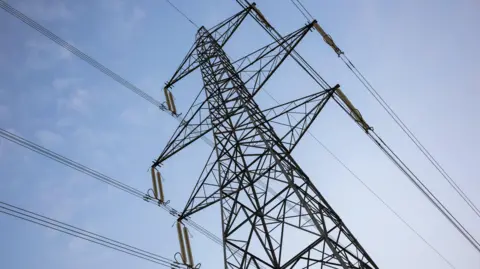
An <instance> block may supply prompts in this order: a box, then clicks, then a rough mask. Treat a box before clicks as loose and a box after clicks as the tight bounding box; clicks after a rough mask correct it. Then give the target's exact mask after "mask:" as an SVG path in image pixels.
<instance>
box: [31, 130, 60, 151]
mask: <svg viewBox="0 0 480 269" xmlns="http://www.w3.org/2000/svg"><path fill="white" fill-rule="evenodd" d="M35 138H36V139H38V140H39V141H40V143H41V144H42V145H43V146H45V147H47V148H55V147H58V146H60V145H62V144H63V142H64V139H63V137H62V136H61V135H59V134H57V133H55V132H52V131H49V130H38V131H36V132H35Z"/></svg>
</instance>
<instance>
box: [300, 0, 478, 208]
mask: <svg viewBox="0 0 480 269" xmlns="http://www.w3.org/2000/svg"><path fill="white" fill-rule="evenodd" d="M291 1H292V3H294V2H293V1H294V0H291ZM297 1H298V3H299V4H300V5H301V6H302V7H303V10H302V9H301V8H300V7H299V6H298V5H297V4H295V3H294V4H295V7H296V8H297V9H298V10H299V11H300V12H301V13H302V14H304V16H305V13H304V12H307V13H308V14H309V15H310V17H311V18H312V19H313V16H312V15H311V14H310V13H309V12H308V9H307V8H306V7H305V6H304V5H303V4H302V3H301V1H300V0H297ZM305 17H306V16H305ZM307 20H308V18H307ZM338 56H339V57H340V58H341V59H342V61H343V62H344V63H345V65H346V66H347V67H348V68H349V69H350V71H352V73H353V74H354V75H355V77H356V78H357V79H358V80H359V81H360V82H361V83H362V85H363V86H364V87H365V89H367V91H368V92H369V93H370V94H371V95H372V96H373V97H374V99H375V100H376V101H377V102H378V103H379V104H380V106H381V107H382V108H383V109H384V110H385V111H386V112H387V114H388V115H389V116H390V117H391V118H392V119H393V120H394V121H395V123H396V124H397V125H398V126H399V127H400V129H401V130H402V131H403V132H404V133H405V134H406V135H407V136H408V138H409V139H410V140H411V141H412V142H413V143H414V144H415V146H416V147H417V149H418V150H419V151H420V152H421V153H422V154H423V155H424V156H425V157H426V158H427V159H428V161H429V162H430V163H431V164H432V165H433V166H434V167H435V169H436V170H437V171H438V172H439V173H440V174H441V175H442V177H443V178H444V179H445V180H446V181H447V182H448V184H449V185H450V187H452V188H453V189H454V191H455V192H457V194H458V195H459V196H460V197H461V198H462V200H464V202H465V203H466V204H467V205H468V207H470V209H471V210H472V211H473V212H474V213H475V214H476V215H477V216H478V217H480V209H479V208H478V207H477V206H476V205H475V204H474V203H473V201H472V200H471V199H470V198H469V197H468V196H467V194H466V193H465V192H464V191H463V190H462V189H461V188H460V186H459V185H458V184H457V183H456V182H455V180H454V179H453V178H452V177H451V176H450V175H449V174H448V173H447V172H446V170H445V169H444V168H443V167H442V166H441V165H440V163H439V162H438V161H437V160H436V159H435V158H434V156H433V155H432V154H431V153H430V151H428V150H427V148H425V146H424V145H423V144H422V143H421V142H420V140H419V139H418V138H417V137H416V136H415V134H414V133H413V132H412V131H411V130H410V128H409V127H408V126H407V125H406V124H405V122H403V120H402V119H401V118H400V117H399V116H398V115H397V113H396V112H395V111H394V110H393V109H392V107H391V106H390V105H389V104H388V103H387V102H386V101H385V99H384V98H383V97H382V96H381V95H380V94H379V93H378V91H377V90H376V89H375V88H374V87H373V86H372V84H371V83H370V82H369V81H368V80H367V79H366V78H365V76H364V75H363V74H362V73H361V72H360V70H358V69H357V68H356V66H355V65H354V64H353V63H352V62H351V60H350V59H349V58H348V57H347V55H345V54H344V53H342V54H339V55H338Z"/></svg>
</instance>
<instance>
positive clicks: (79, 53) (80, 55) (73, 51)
mask: <svg viewBox="0 0 480 269" xmlns="http://www.w3.org/2000/svg"><path fill="white" fill-rule="evenodd" d="M167 2H169V3H170V4H171V2H170V1H168V0H167ZM0 4H2V8H3V9H5V8H4V6H3V4H6V3H5V2H4V1H1V3H0ZM300 4H301V3H300ZM172 6H173V5H172ZM302 6H303V4H302ZM173 7H174V8H175V9H177V11H179V12H180V13H181V14H182V15H183V16H184V17H185V18H186V19H188V20H189V21H190V22H191V23H192V24H193V25H194V26H196V27H198V26H197V25H196V24H195V23H193V21H191V20H190V19H189V18H188V17H187V16H186V15H185V14H184V13H183V12H181V11H180V10H179V9H178V8H176V7H175V6H173ZM5 10H7V9H5ZM15 11H16V10H15ZM7 12H9V13H11V14H12V12H10V11H9V10H7ZM17 12H18V11H17ZM307 12H308V10H307ZM18 13H19V12H18ZM20 14H21V13H20ZM308 14H309V13H308ZM12 15H14V16H16V17H17V18H19V19H20V20H22V21H23V22H25V23H26V24H28V25H29V26H31V27H32V28H34V29H36V30H37V31H39V29H40V30H46V29H45V28H43V27H42V26H40V25H39V24H38V23H36V22H34V21H33V20H31V19H29V18H28V17H26V16H25V17H26V19H27V20H25V18H21V17H19V16H17V15H15V14H12ZM21 15H23V14H21ZM309 15H310V16H311V14H309ZM23 16H24V15H23ZM29 20H30V21H33V22H34V23H35V24H36V25H35V24H33V25H32V24H30V23H28V22H29ZM37 25H38V26H40V28H36V26H37ZM46 31H48V30H46ZM39 32H41V33H42V34H44V35H46V36H47V37H49V36H48V33H50V34H52V35H53V38H55V37H56V38H58V37H57V36H55V35H54V34H53V33H51V32H50V31H48V32H46V33H45V32H42V31H39ZM277 34H278V32H277ZM272 37H273V36H272ZM49 38H50V39H52V37H49ZM58 39H59V38H58ZM52 40H53V41H54V42H56V43H57V44H59V45H61V46H62V47H64V48H66V49H67V50H69V51H71V52H72V53H74V54H75V55H76V56H78V57H80V58H82V59H83V60H85V61H86V62H87V63H90V64H91V65H92V66H94V67H96V68H97V69H99V70H100V71H102V72H103V73H105V74H106V75H109V76H110V77H112V78H113V79H114V80H116V81H117V82H119V83H121V84H123V85H124V86H126V87H127V88H129V89H131V90H132V91H134V92H136V93H137V94H139V95H140V96H142V94H141V93H139V92H138V91H136V90H135V88H136V87H135V86H133V85H132V84H131V83H129V82H128V81H126V80H124V79H121V77H120V79H119V76H118V75H116V74H115V73H113V72H111V71H110V70H109V69H106V70H105V69H103V68H106V67H104V66H103V65H100V64H99V63H98V62H96V61H95V60H93V59H92V58H90V57H88V56H87V57H88V58H86V59H85V58H83V57H82V56H83V55H84V54H83V52H81V51H79V50H78V49H76V48H75V47H73V46H72V45H70V44H68V43H67V42H65V41H63V40H61V39H59V41H58V40H54V39H52ZM62 41H63V42H62ZM72 48H73V49H72ZM82 54H83V55H82ZM294 54H296V55H297V57H299V59H295V60H296V61H297V62H298V63H299V64H300V66H301V67H302V68H304V69H305V71H307V73H309V74H310V75H311V76H312V74H311V73H310V72H313V73H314V76H317V78H318V77H319V75H318V73H316V71H315V70H314V69H313V68H312V67H311V66H310V65H309V64H308V63H307V62H306V61H305V60H304V59H303V57H301V56H300V55H299V54H298V53H296V51H295V52H294ZM294 58H295V57H294ZM89 59H91V60H93V61H94V62H91V61H88V60H89ZM299 61H300V62H299ZM302 63H303V65H302ZM305 65H306V67H305ZM102 67H103V68H102ZM102 69H103V70H102ZM109 71H110V72H109ZM309 71H310V72H309ZM111 73H113V75H112V74H111ZM115 75H116V76H115ZM312 78H313V77H312ZM320 78H321V77H320ZM314 80H316V81H317V79H315V78H314ZM320 81H323V82H324V80H323V78H321V80H320ZM122 82H127V83H126V84H125V83H122ZM317 83H319V81H317ZM324 83H326V82H324ZM131 86H133V87H134V88H133V89H132V87H131ZM136 89H138V88H136ZM138 90H139V89H138ZM140 91H141V90H140ZM142 97H143V98H144V99H146V100H147V101H150V102H151V103H152V104H155V102H157V103H158V104H155V105H157V106H158V107H159V108H160V109H162V110H163V111H165V106H164V105H163V104H161V103H159V102H158V101H156V100H155V102H152V101H151V100H149V98H145V97H144V96H142ZM152 99H153V98H152ZM176 118H177V117H176ZM177 119H178V118H177ZM202 228H203V227H202Z"/></svg>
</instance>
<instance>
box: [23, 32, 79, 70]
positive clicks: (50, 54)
mask: <svg viewBox="0 0 480 269" xmlns="http://www.w3.org/2000/svg"><path fill="white" fill-rule="evenodd" d="M25 48H26V50H27V52H26V55H27V56H26V65H27V67H29V68H32V69H36V70H42V69H49V68H52V67H53V66H54V65H55V64H57V63H58V62H59V61H65V60H71V59H72V54H71V53H70V52H69V51H66V50H65V49H64V48H62V47H59V46H58V45H57V44H55V43H53V42H52V41H50V40H48V39H42V38H38V39H30V40H28V41H27V42H26V43H25Z"/></svg>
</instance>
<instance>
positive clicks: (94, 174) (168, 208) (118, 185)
mask: <svg viewBox="0 0 480 269" xmlns="http://www.w3.org/2000/svg"><path fill="white" fill-rule="evenodd" d="M0 136H1V137H3V138H5V139H7V140H9V141H11V142H13V143H15V144H17V145H20V146H22V147H24V148H26V149H29V150H31V151H34V152H36V153H38V154H40V155H42V156H44V157H47V158H49V159H51V160H53V161H56V162H58V163H61V164H63V165H65V166H67V167H70V168H72V169H75V170H77V171H79V172H81V173H83V174H85V175H88V176H90V177H92V178H94V179H97V180H99V181H101V182H103V183H106V184H108V185H110V186H112V187H115V188H117V189H119V190H122V191H124V192H127V193H128V194H130V195H133V196H135V197H137V198H140V199H143V200H145V201H147V202H149V203H151V204H154V205H157V206H159V207H160V208H162V209H163V210H165V211H167V212H168V213H169V214H170V215H172V216H174V217H177V218H178V217H180V215H179V211H177V210H176V209H174V208H172V207H171V206H169V205H168V204H165V203H163V204H161V203H158V202H157V201H156V200H154V199H153V198H152V197H150V196H149V195H148V194H145V193H143V192H142V191H140V190H138V189H135V188H134V187H131V186H129V185H127V184H124V183H122V182H120V181H118V180H115V179H113V178H111V177H109V176H106V175H104V174H102V173H100V172H98V171H95V170H93V169H91V168H89V167H87V166H85V165H82V164H80V163H78V162H75V161H73V160H71V159H69V158H67V157H65V156H62V155H60V154H58V153H55V152H53V151H50V150H48V149H46V148H44V147H42V146H40V145H38V144H35V143H33V142H31V141H29V140H26V139H24V138H22V137H20V136H18V135H15V134H13V133H10V132H8V131H6V130H4V129H2V128H0ZM184 222H185V225H188V226H190V227H192V228H193V229H195V230H197V231H198V232H199V233H201V234H203V235H204V236H205V237H207V238H208V239H210V240H212V241H214V242H215V243H217V244H220V245H221V244H222V241H221V239H220V238H218V237H217V236H216V235H214V234H213V233H211V232H210V231H208V230H207V229H205V228H204V227H202V226H201V225H200V224H197V223H196V222H194V221H193V220H191V219H187V220H185V221H184Z"/></svg>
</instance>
